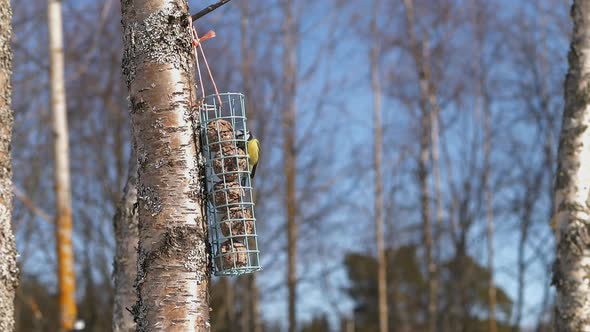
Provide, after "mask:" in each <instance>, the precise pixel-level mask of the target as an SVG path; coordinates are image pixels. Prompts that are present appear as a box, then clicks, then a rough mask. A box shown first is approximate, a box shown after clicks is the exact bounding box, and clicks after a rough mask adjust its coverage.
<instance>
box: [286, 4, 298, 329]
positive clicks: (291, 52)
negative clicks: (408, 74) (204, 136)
mask: <svg viewBox="0 0 590 332" xmlns="http://www.w3.org/2000/svg"><path fill="white" fill-rule="evenodd" d="M293 12H294V9H293V1H291V0H287V1H285V2H284V4H283V15H284V23H283V33H284V39H283V75H284V78H283V98H284V105H285V106H284V109H283V131H284V133H283V135H284V138H283V144H284V146H283V153H284V163H285V164H284V168H285V178H286V185H285V191H286V192H285V206H286V211H287V260H288V263H287V288H288V294H289V295H288V311H289V325H288V326H289V332H296V331H297V315H296V314H297V312H296V305H297V268H296V266H297V220H296V217H297V195H296V193H297V188H296V187H295V185H296V174H297V169H296V165H297V159H296V157H297V156H296V148H295V141H296V137H295V135H296V131H295V128H296V122H295V121H296V114H297V108H296V107H297V106H296V100H295V97H296V95H297V31H296V29H297V27H296V24H295V18H294V13H293Z"/></svg>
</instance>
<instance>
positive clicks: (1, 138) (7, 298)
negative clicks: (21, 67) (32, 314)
mask: <svg viewBox="0 0 590 332" xmlns="http://www.w3.org/2000/svg"><path fill="white" fill-rule="evenodd" d="M11 20H12V11H11V7H10V0H0V313H2V314H1V315H0V331H6V332H11V331H14V296H15V292H16V287H17V285H18V268H17V266H16V247H15V244H14V235H13V233H12V227H11V214H12V165H11V161H10V141H11V136H12V123H13V115H12V109H11V96H12V86H11V84H10V78H11V76H12V50H11V48H10V38H11V36H12V22H11Z"/></svg>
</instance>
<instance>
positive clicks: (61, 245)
mask: <svg viewBox="0 0 590 332" xmlns="http://www.w3.org/2000/svg"><path fill="white" fill-rule="evenodd" d="M47 22H48V24H49V55H50V82H51V83H50V85H51V111H52V117H53V137H54V143H53V148H54V159H55V165H54V177H55V200H56V204H57V206H56V212H57V216H56V221H55V226H56V227H55V232H56V234H55V235H56V236H55V237H56V247H57V281H58V285H59V312H60V328H61V329H62V330H63V331H69V330H71V329H72V328H73V327H74V322H75V321H76V315H77V308H76V275H75V272H74V250H73V246H72V228H73V227H72V193H71V189H70V152H69V149H70V148H69V141H68V120H67V113H66V89H65V80H64V50H63V26H62V14H61V0H49V5H48V13H47Z"/></svg>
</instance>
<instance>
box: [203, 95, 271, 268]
mask: <svg viewBox="0 0 590 332" xmlns="http://www.w3.org/2000/svg"><path fill="white" fill-rule="evenodd" d="M244 99H245V98H244V95H243V94H241V93H221V94H214V95H209V96H207V97H205V101H204V103H203V105H202V107H201V111H200V113H201V137H202V142H203V153H204V155H205V160H206V166H205V168H206V181H207V193H208V195H207V196H208V199H207V202H208V203H207V204H208V206H207V217H208V220H209V234H210V239H211V244H212V249H213V250H212V256H213V257H212V259H213V269H214V271H213V272H214V274H215V275H216V276H237V275H242V274H246V273H252V272H255V271H259V270H261V269H262V268H261V266H260V252H259V251H258V241H257V235H256V217H255V214H254V206H255V204H254V200H253V194H252V183H251V180H250V163H249V159H248V142H247V137H246V133H247V126H246V120H247V118H246V108H245V102H244ZM219 101H221V104H220V103H219Z"/></svg>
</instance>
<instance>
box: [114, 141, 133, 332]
mask: <svg viewBox="0 0 590 332" xmlns="http://www.w3.org/2000/svg"><path fill="white" fill-rule="evenodd" d="M136 202H137V155H136V153H135V151H134V150H133V148H132V151H131V156H130V158H129V170H128V174H127V183H126V184H125V189H123V195H122V197H121V201H120V202H119V205H118V206H117V211H116V212H115V217H114V220H113V225H114V228H115V242H116V245H117V248H116V250H115V262H114V264H113V265H114V273H113V275H114V279H115V303H114V309H113V332H131V331H135V322H134V321H133V316H132V315H131V313H130V312H129V310H130V309H131V308H132V307H133V305H134V304H135V300H136V297H135V291H134V289H133V282H134V281H135V276H136V274H137V245H138V241H139V238H138V236H139V235H138V232H139V231H138V216H137V213H136V212H137V211H136V210H135V207H136ZM127 309H129V310H127Z"/></svg>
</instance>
